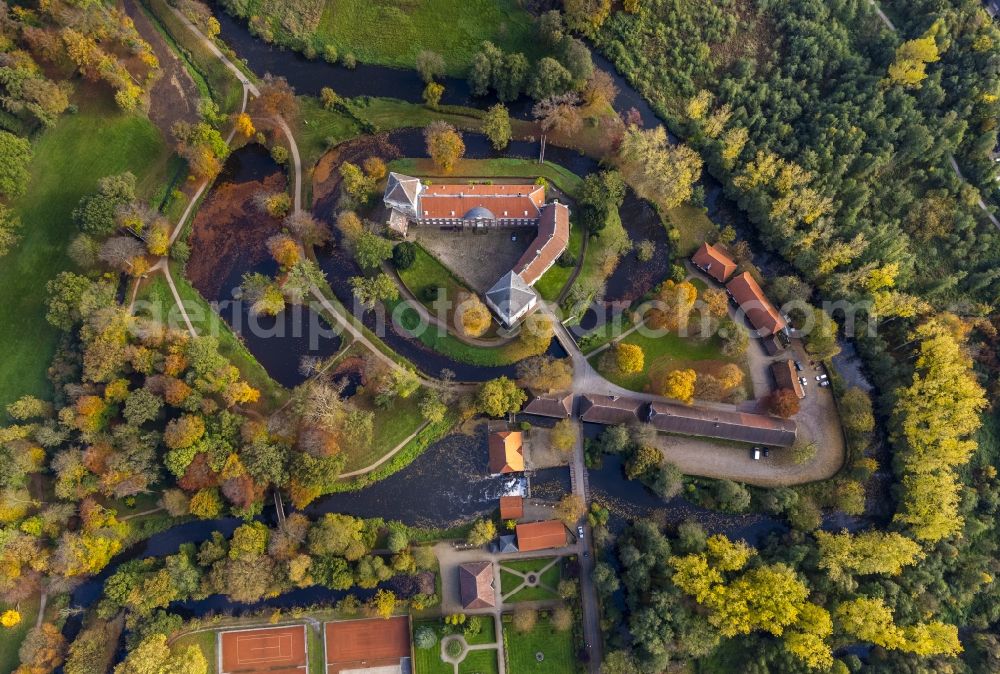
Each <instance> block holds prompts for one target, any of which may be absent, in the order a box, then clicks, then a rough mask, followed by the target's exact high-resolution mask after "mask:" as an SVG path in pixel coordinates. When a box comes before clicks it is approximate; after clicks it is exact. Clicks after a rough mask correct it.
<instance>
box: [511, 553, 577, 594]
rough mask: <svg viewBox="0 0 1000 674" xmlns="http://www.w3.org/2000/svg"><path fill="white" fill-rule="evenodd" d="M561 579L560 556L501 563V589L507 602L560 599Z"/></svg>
mask: <svg viewBox="0 0 1000 674" xmlns="http://www.w3.org/2000/svg"><path fill="white" fill-rule="evenodd" d="M513 572H516V573H513ZM561 579H562V561H561V559H560V558H558V557H543V558H541V559H527V560H514V561H507V562H503V563H501V564H500V590H501V592H502V593H503V595H504V603H505V604H507V603H516V602H521V601H544V600H548V599H558V598H559V592H558V588H559V581H560V580H561Z"/></svg>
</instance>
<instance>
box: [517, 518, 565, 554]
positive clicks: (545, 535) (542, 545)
mask: <svg viewBox="0 0 1000 674" xmlns="http://www.w3.org/2000/svg"><path fill="white" fill-rule="evenodd" d="M564 545H566V527H565V526H563V523H562V522H560V521H558V520H547V521H545V522H529V523H528V524H518V525H517V547H518V548H519V549H520V550H521V552H530V551H532V550H545V549H546V548H561V547H563V546H564Z"/></svg>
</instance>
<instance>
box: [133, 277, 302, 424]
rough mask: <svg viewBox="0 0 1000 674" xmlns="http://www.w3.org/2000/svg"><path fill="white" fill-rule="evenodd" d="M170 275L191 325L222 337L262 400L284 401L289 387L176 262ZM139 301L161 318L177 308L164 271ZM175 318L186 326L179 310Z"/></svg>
mask: <svg viewBox="0 0 1000 674" xmlns="http://www.w3.org/2000/svg"><path fill="white" fill-rule="evenodd" d="M171 270H172V272H171V275H172V276H173V278H174V285H176V286H177V293H178V294H179V295H180V296H181V299H182V300H183V301H184V303H185V305H186V308H187V311H188V316H189V317H190V318H191V324H192V325H194V329H195V330H196V331H197V332H198V334H199V335H215V336H216V337H217V338H218V340H219V352H220V353H221V354H222V355H224V356H225V357H226V358H227V359H229V361H230V362H231V363H233V365H235V366H236V367H238V368H239V370H240V373H241V374H242V375H243V377H244V378H245V379H246V380H247V382H249V384H250V385H251V386H253V387H254V388H256V389H258V390H259V391H260V392H261V399H262V400H264V401H265V402H266V403H267V404H268V405H270V406H277V405H279V404H280V403H281V402H283V401H284V399H285V396H286V395H287V393H288V392H287V390H286V389H285V388H284V387H283V386H281V384H279V383H278V382H276V381H274V379H272V378H271V375H269V374H268V373H267V371H266V370H265V369H264V366H263V365H261V364H260V363H259V362H258V361H257V359H256V358H254V357H253V354H251V353H250V351H249V350H248V349H247V348H246V346H244V344H243V342H241V341H240V340H239V338H237V337H236V335H234V334H233V332H232V330H230V329H229V325H228V324H227V323H226V322H225V321H224V320H222V318H221V317H220V316H219V315H218V314H217V313H215V312H214V311H213V310H212V307H211V306H210V305H209V304H208V302H206V301H205V298H204V297H202V296H201V294H200V293H199V292H198V291H197V290H195V288H194V287H193V286H192V285H191V284H190V283H188V281H187V279H186V278H184V276H183V274H182V273H181V270H180V268H179V267H177V266H176V265H171ZM137 299H138V300H145V301H148V302H149V303H150V304H151V307H150V310H151V311H153V312H159V313H158V315H159V316H161V317H168V316H170V314H169V313H168V312H169V311H171V307H175V306H176V303H175V301H174V297H173V294H172V293H171V292H170V287H169V286H168V285H167V281H166V278H164V276H163V274H155V275H153V276H151V277H150V278H149V281H148V282H147V283H146V285H145V286H144V288H143V289H142V291H141V292H140V294H139V297H138V298H137ZM136 309H137V312H138V311H140V310H141V305H138V304H137V305H136ZM174 316H176V318H173V317H172V318H171V322H174V323H177V325H180V326H183V319H182V318H180V316H179V314H177V313H176V311H175V314H174Z"/></svg>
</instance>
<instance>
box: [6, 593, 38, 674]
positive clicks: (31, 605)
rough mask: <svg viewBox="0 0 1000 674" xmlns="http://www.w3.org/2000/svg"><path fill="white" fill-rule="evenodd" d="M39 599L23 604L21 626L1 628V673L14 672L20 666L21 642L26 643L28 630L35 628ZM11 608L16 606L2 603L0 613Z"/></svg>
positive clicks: (33, 598)
mask: <svg viewBox="0 0 1000 674" xmlns="http://www.w3.org/2000/svg"><path fill="white" fill-rule="evenodd" d="M38 599H39V598H38V596H37V595H36V596H33V597H31V598H30V599H27V600H25V601H22V602H21V605H20V613H21V623H20V624H19V625H17V626H16V627H12V628H10V629H7V628H6V627H2V628H0V629H2V630H3V638H2V639H0V672H13V671H14V670H15V669H17V666H18V664H20V662H21V658H20V657H18V655H17V651H18V649H20V648H21V642H22V641H24V637H25V635H27V634H28V630H30V629H31V628H32V627H34V626H35V620H37V618H38ZM10 608H14V606H13V605H11V604H6V603H4V602H2V601H0V613H3V612H4V611H6V610H7V609H10Z"/></svg>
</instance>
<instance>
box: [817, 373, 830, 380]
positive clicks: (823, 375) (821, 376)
mask: <svg viewBox="0 0 1000 674" xmlns="http://www.w3.org/2000/svg"><path fill="white" fill-rule="evenodd" d="M825 379H828V377H827V376H826V375H825V374H818V375H816V381H823V380H825Z"/></svg>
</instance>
